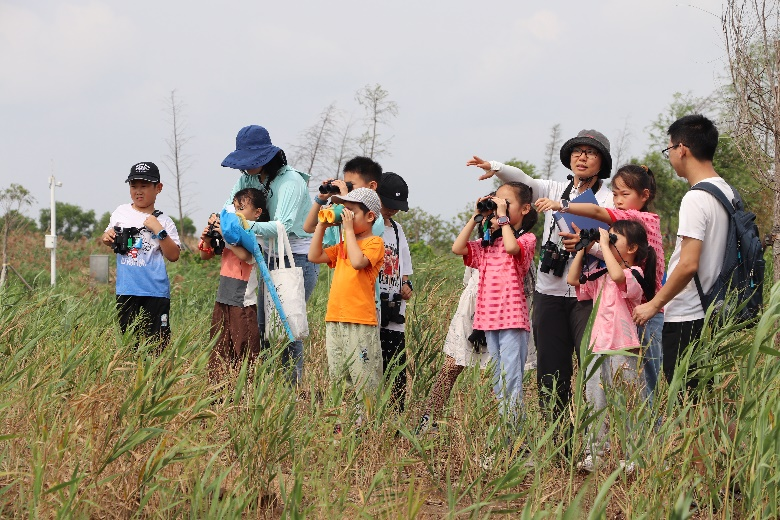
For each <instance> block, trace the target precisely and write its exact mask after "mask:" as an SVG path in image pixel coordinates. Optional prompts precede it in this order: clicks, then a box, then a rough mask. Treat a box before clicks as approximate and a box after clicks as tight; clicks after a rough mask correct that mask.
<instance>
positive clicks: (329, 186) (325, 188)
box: [320, 181, 352, 195]
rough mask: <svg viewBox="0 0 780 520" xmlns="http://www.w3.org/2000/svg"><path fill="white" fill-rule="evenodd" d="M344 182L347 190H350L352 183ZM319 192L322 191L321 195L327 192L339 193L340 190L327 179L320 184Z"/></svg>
mask: <svg viewBox="0 0 780 520" xmlns="http://www.w3.org/2000/svg"><path fill="white" fill-rule="evenodd" d="M345 184H346V185H347V191H352V183H351V182H345ZM320 193H322V194H323V195H325V194H328V193H329V194H331V195H333V194H336V193H341V190H340V189H339V187H338V186H336V185H335V184H333V181H328V182H326V183H325V184H320Z"/></svg>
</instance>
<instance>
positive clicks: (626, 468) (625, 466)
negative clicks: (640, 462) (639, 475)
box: [620, 460, 636, 477]
mask: <svg viewBox="0 0 780 520" xmlns="http://www.w3.org/2000/svg"><path fill="white" fill-rule="evenodd" d="M620 471H622V472H623V473H624V474H625V475H626V476H627V477H630V476H631V475H633V474H634V472H635V471H636V462H626V461H625V460H621V461H620Z"/></svg>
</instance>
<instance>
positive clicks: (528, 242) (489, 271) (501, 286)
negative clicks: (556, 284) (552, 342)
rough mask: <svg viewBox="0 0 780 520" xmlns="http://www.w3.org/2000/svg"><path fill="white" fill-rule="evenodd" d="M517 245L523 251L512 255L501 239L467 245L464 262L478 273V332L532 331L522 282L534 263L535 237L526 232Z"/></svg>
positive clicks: (475, 322)
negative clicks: (490, 242) (507, 251)
mask: <svg viewBox="0 0 780 520" xmlns="http://www.w3.org/2000/svg"><path fill="white" fill-rule="evenodd" d="M517 244H518V245H519V246H520V252H519V253H518V254H517V255H516V256H512V255H508V254H506V250H505V249H504V240H503V238H502V237H499V238H497V239H496V241H495V242H494V243H493V245H492V246H488V247H482V245H481V244H480V241H479V240H474V241H472V242H469V243H468V248H469V252H468V254H467V255H466V256H464V257H463V263H464V264H466V265H467V266H468V267H473V268H475V269H478V270H479V290H478V291H477V309H476V312H475V314H474V328H475V329H477V330H506V329H525V330H529V331H530V330H531V325H530V320H529V318H528V302H527V301H526V299H525V293H524V292H523V279H524V278H525V274H526V273H527V272H528V269H529V268H530V266H531V261H532V260H533V256H534V248H535V247H536V237H535V236H534V235H533V233H523V234H522V235H520V236H519V237H517Z"/></svg>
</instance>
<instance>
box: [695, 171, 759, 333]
mask: <svg viewBox="0 0 780 520" xmlns="http://www.w3.org/2000/svg"><path fill="white" fill-rule="evenodd" d="M691 189H693V190H701V191H706V192H707V193H709V194H710V195H712V196H713V197H715V198H716V199H718V201H719V202H720V203H721V204H722V205H723V207H724V208H726V211H728V213H729V229H728V238H727V239H726V251H725V253H724V255H723V267H722V268H721V271H720V275H718V278H717V279H716V280H715V284H714V285H713V286H712V289H710V291H709V292H708V293H707V294H705V293H704V291H703V290H702V287H701V281H700V280H699V275H698V273H697V274H696V275H694V277H693V279H694V281H695V282H696V289H697V290H698V291H699V298H701V305H702V307H703V308H704V312H707V309H709V307H710V306H711V305H715V311H714V312H715V313H720V312H721V311H722V307H723V305H724V301H725V300H727V299H728V301H729V304H730V305H732V306H739V305H741V304H742V303H745V306H744V307H743V308H742V310H741V311H740V312H739V313H738V314H737V315H736V318H737V320H738V321H746V320H751V319H753V318H755V317H756V316H757V315H758V314H759V312H760V311H761V308H762V307H763V304H764V263H765V262H764V250H763V248H762V247H761V238H760V237H759V234H758V226H756V215H755V214H753V213H751V212H750V211H747V210H746V209H745V204H744V203H743V202H742V197H740V195H739V192H737V190H735V189H734V187H733V186H731V189H732V191H733V192H734V200H732V201H729V200H728V199H727V198H726V195H725V194H724V193H723V192H722V191H721V190H720V189H718V187H717V186H715V185H714V184H712V183H711V182H699V183H698V184H696V185H695V186H693V187H692V188H691ZM732 293H735V294H733V295H732ZM732 298H733V299H732Z"/></svg>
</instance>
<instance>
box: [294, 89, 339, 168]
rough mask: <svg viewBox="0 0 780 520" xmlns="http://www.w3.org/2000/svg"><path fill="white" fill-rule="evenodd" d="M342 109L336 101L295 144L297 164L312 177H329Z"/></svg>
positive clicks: (326, 108)
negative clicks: (329, 162)
mask: <svg viewBox="0 0 780 520" xmlns="http://www.w3.org/2000/svg"><path fill="white" fill-rule="evenodd" d="M340 112H341V111H340V110H339V109H338V108H336V102H335V101H334V102H333V103H331V104H330V105H328V106H327V107H325V109H324V110H323V111H322V113H321V114H320V117H319V120H318V121H317V122H316V123H315V124H313V125H312V126H310V127H309V128H307V129H306V130H304V131H303V133H302V134H301V137H300V141H299V144H298V145H295V146H293V148H292V151H293V153H294V154H295V161H296V164H298V165H300V167H301V168H302V169H303V170H304V171H305V172H307V173H309V174H310V175H311V176H312V179H324V178H325V177H327V173H326V171H325V170H326V168H327V166H328V164H327V163H328V158H329V157H332V156H333V154H334V151H335V146H334V143H333V141H334V139H335V138H336V137H337V136H336V134H337V125H338V120H339V117H340Z"/></svg>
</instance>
